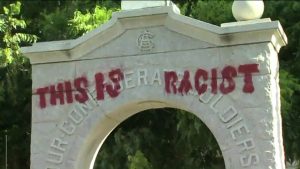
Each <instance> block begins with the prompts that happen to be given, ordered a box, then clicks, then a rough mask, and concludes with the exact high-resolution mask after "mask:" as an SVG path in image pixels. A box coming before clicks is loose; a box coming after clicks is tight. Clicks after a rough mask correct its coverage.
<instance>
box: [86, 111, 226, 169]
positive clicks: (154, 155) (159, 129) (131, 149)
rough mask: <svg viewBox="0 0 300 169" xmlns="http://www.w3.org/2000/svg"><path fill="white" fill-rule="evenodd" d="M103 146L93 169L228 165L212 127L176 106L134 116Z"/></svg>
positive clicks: (217, 167) (218, 167) (213, 167)
mask: <svg viewBox="0 0 300 169" xmlns="http://www.w3.org/2000/svg"><path fill="white" fill-rule="evenodd" d="M100 147H101V148H100ZM99 148H100V150H99ZM99 148H98V151H99V152H98V151H97V152H96V154H95V157H96V155H97V154H98V155H97V158H96V159H94V160H93V161H92V163H93V164H91V165H90V166H91V167H90V169H103V168H114V169H118V168H128V169H131V168H145V169H152V168H153V169H154V168H163V169H164V168H165V169H168V168H174V169H176V168H178V169H179V168H206V169H207V168H209V169H223V168H225V163H224V159H223V156H222V152H221V150H220V147H219V145H218V143H217V141H216V139H215V137H214V135H213V134H212V132H211V131H210V130H209V128H208V127H207V126H206V125H205V124H204V123H203V122H202V121H201V119H200V118H199V117H197V116H196V115H194V114H192V113H189V112H187V111H184V110H181V109H175V108H156V109H147V110H144V111H140V112H139V113H137V114H135V115H132V116H130V117H129V118H127V119H126V120H124V121H123V122H121V123H120V124H119V125H117V127H116V128H115V129H114V130H113V131H112V132H111V133H110V134H109V135H108V136H107V138H105V139H103V140H102V141H101V143H100V145H99Z"/></svg>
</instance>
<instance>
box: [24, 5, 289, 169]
mask: <svg viewBox="0 0 300 169" xmlns="http://www.w3.org/2000/svg"><path fill="white" fill-rule="evenodd" d="M173 9H174V8H173V7H172V6H167V7H154V8H150V9H144V10H130V11H125V12H119V13H115V14H114V16H113V18H112V19H111V20H110V21H109V22H108V23H107V24H105V25H103V26H101V27H100V28H97V29H96V30H94V31H92V32H90V33H88V34H86V35H85V36H83V37H80V38H78V39H75V40H69V41H59V42H46V43H38V44H35V45H33V46H32V47H27V48H22V50H23V52H24V53H25V55H26V56H28V57H29V58H30V61H31V63H32V65H33V66H32V79H33V92H32V143H31V169H41V168H44V169H84V168H91V169H92V167H93V160H94V158H95V156H96V154H97V151H98V150H99V148H100V146H101V144H102V143H103V141H104V140H105V138H106V137H107V136H108V135H109V133H110V132H111V131H112V130H113V129H114V128H115V127H116V126H117V125H118V124H120V123H121V122H122V121H124V120H125V119H127V118H128V117H130V116H132V115H133V114H135V113H138V112H140V111H142V110H146V109H153V108H163V107H172V108H178V109H182V110H186V111H189V112H191V113H193V114H195V115H196V116H197V117H199V118H200V119H201V120H202V121H203V122H204V123H205V124H206V125H207V126H208V128H209V129H210V130H211V132H212V133H213V135H214V136H215V138H216V140H217V141H218V144H219V146H220V148H221V151H222V154H223V157H224V161H225V165H226V168H227V169H241V168H251V169H266V168H268V169H271V168H272V169H283V168H285V166H284V152H283V147H282V146H283V145H282V133H281V115H280V98H279V97H280V96H279V93H280V92H279V85H278V58H277V52H279V49H280V47H281V46H284V45H285V44H286V43H287V40H286V36H285V34H284V32H283V31H282V28H281V26H280V23H279V22H271V21H270V20H266V19H264V20H256V21H251V22H250V21H246V22H239V24H236V23H228V24H224V25H222V27H218V26H214V25H211V24H208V23H204V22H201V21H198V20H194V19H191V18H188V17H184V16H181V15H178V14H176V13H175V12H173ZM206 75H207V77H206ZM198 82H199V83H198ZM181 89H182V90H181ZM204 89H205V90H204ZM185 91H186V92H187V93H185ZM198 92H199V93H200V94H199V93H198ZM80 102H82V103H80Z"/></svg>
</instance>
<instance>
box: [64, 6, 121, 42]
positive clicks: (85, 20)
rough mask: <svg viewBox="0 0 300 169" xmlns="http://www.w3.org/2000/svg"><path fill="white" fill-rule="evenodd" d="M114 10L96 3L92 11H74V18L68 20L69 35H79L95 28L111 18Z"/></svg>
mask: <svg viewBox="0 0 300 169" xmlns="http://www.w3.org/2000/svg"><path fill="white" fill-rule="evenodd" d="M116 10H117V9H106V8H105V7H101V6H98V5H96V7H95V8H94V9H93V12H90V11H87V13H86V14H83V13H82V12H81V11H75V12H74V18H73V19H71V20H70V21H69V26H70V31H69V32H70V34H71V36H75V37H76V36H81V35H83V34H84V33H86V32H88V31H91V30H93V29H95V28H96V27H98V26H100V25H101V24H103V23H105V22H107V21H108V20H109V19H110V18H111V15H112V12H113V11H116Z"/></svg>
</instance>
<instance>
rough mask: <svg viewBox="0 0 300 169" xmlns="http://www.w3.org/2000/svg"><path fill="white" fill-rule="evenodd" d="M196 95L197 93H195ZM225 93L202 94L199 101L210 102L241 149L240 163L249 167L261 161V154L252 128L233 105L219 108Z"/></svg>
mask: <svg viewBox="0 0 300 169" xmlns="http://www.w3.org/2000/svg"><path fill="white" fill-rule="evenodd" d="M195 95H196V94H195ZM223 97H224V95H222V94H218V95H213V94H211V93H209V92H207V93H205V94H203V95H200V96H199V101H200V102H201V103H204V104H209V106H210V108H211V109H212V110H213V111H214V112H215V113H216V115H217V116H218V118H219V120H220V121H221V122H222V123H223V124H224V126H225V127H226V129H228V131H229V132H230V134H231V137H232V139H233V141H234V142H235V144H236V146H238V147H239V149H240V152H239V153H240V159H239V160H240V164H241V166H242V167H249V166H252V165H257V164H258V163H259V156H258V154H257V153H256V152H255V148H256V146H255V143H254V140H253V138H252V137H251V133H250V130H249V128H248V126H247V124H246V122H245V120H244V118H243V117H242V115H241V114H240V113H239V112H238V111H237V110H236V108H235V107H234V106H233V105H228V106H227V108H225V109H224V110H223V109H222V110H221V109H218V108H217V105H218V104H222V103H221V102H222V98H223ZM245 138H246V139H245Z"/></svg>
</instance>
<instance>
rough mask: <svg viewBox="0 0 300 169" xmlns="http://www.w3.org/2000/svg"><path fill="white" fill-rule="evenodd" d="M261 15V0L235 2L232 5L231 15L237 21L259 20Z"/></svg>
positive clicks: (238, 0)
mask: <svg viewBox="0 0 300 169" xmlns="http://www.w3.org/2000/svg"><path fill="white" fill-rule="evenodd" d="M263 13H264V2H263V0H235V1H234V2H233V4H232V14H233V16H234V18H235V19H236V20H237V21H246V20H252V19H259V18H261V16H262V15H263Z"/></svg>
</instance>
